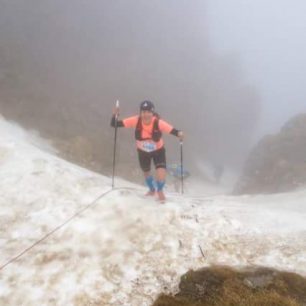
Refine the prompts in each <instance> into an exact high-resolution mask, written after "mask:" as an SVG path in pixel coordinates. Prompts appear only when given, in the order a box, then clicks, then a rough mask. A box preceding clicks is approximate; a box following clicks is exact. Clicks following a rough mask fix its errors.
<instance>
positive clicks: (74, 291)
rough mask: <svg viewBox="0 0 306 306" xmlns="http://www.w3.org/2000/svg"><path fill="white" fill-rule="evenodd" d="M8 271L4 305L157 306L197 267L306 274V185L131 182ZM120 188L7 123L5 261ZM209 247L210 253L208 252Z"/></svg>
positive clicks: (0, 251)
mask: <svg viewBox="0 0 306 306" xmlns="http://www.w3.org/2000/svg"><path fill="white" fill-rule="evenodd" d="M117 185H118V187H128V189H124V188H123V189H119V190H114V191H112V192H110V193H108V194H107V195H106V196H104V197H103V198H101V199H100V200H98V201H97V202H96V203H95V205H92V206H91V207H90V208H89V209H87V210H85V211H84V212H83V213H82V214H81V215H80V216H78V217H76V218H74V219H73V220H72V221H71V222H70V223H68V224H67V225H66V226H64V227H63V228H61V229H60V230H58V231H57V232H55V233H54V234H53V235H51V236H50V237H48V239H46V240H45V241H43V242H42V243H40V244H38V245H37V246H35V247H34V248H33V249H31V250H30V251H29V252H27V253H26V254H25V255H23V256H22V257H21V258H19V259H18V260H17V261H15V262H13V263H11V264H9V265H7V266H6V267H5V268H3V269H2V270H0V305H23V306H26V305H118V306H119V305H135V306H139V305H141V306H142V305H151V304H152V302H153V300H154V299H155V298H156V296H157V294H158V293H160V292H175V291H176V289H177V288H176V287H175V286H174V285H173V284H178V282H179V277H180V275H181V274H183V273H185V272H186V271H187V270H188V269H197V268H200V267H203V266H206V265H211V264H227V265H235V266H241V265H265V266H269V267H275V268H279V269H285V270H290V271H295V272H298V273H301V274H302V275H306V222H305V220H306V191H299V192H296V193H288V194H281V195H273V196H260V195H258V196H243V197H232V196H222V195H219V196H206V197H205V196H197V194H193V193H192V192H190V193H189V194H187V195H185V196H183V197H182V196H180V195H177V194H174V193H172V194H169V197H168V202H167V204H166V205H161V204H159V203H157V202H156V201H155V199H145V198H144V197H143V196H142V194H143V193H144V192H145V189H144V188H143V187H141V186H135V185H132V184H130V183H128V182H125V181H123V180H117ZM108 190H110V179H109V178H106V177H103V176H100V175H97V174H95V173H92V172H90V171H87V170H85V169H82V168H80V167H77V166H75V165H72V164H70V163H68V162H66V161H63V160H61V159H59V158H58V157H56V156H55V154H54V152H52V149H51V148H50V146H48V144H47V143H44V142H43V141H42V140H40V139H39V138H38V137H37V136H33V135H32V136H31V135H29V134H28V133H26V132H24V131H23V130H22V129H21V128H19V127H18V126H15V125H14V124H12V123H8V122H6V121H4V120H1V119H0V265H1V266H2V265H4V264H5V263H6V262H7V261H8V260H9V259H10V258H12V257H14V256H16V255H18V254H19V253H20V252H22V251H23V250H24V249H26V248H27V247H29V246H31V245H32V244H33V243H34V242H35V241H37V240H38V239H40V238H41V237H43V236H44V235H46V234H47V233H48V232H50V231H51V230H53V229H54V228H56V227H57V226H58V225H60V224H61V223H63V222H65V221H66V220H67V219H69V218H70V217H71V216H72V215H73V214H75V213H76V212H78V211H79V210H81V209H82V208H84V207H86V205H88V204H90V203H92V202H93V201H94V200H95V199H96V198H97V197H98V196H99V195H101V194H102V193H103V192H105V191H108ZM200 247H201V249H202V251H203V253H204V256H205V257H203V255H202V253H201V251H200Z"/></svg>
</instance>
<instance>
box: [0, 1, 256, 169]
mask: <svg viewBox="0 0 306 306" xmlns="http://www.w3.org/2000/svg"><path fill="white" fill-rule="evenodd" d="M206 14H207V11H206V5H205V2H203V1H199V0H197V1H194V2H193V5H190V2H189V1H180V2H179V4H178V2H177V1H167V2H165V1H161V0H160V1H154V3H153V2H151V1H139V0H133V1H129V2H127V1H123V0H119V1H113V2H111V1H90V2H84V1H81V0H76V1H74V2H73V3H72V2H71V3H68V2H63V1H58V0H55V1H51V0H50V1H44V2H41V3H39V4H37V2H36V1H32V0H30V1H27V2H22V1H16V2H15V1H14V2H12V1H11V2H10V1H4V2H1V3H0V20H1V22H0V39H1V50H0V88H1V91H0V108H1V110H0V111H1V112H2V113H3V114H4V115H6V116H7V117H9V118H12V119H15V120H17V121H18V122H20V123H22V124H25V125H26V126H28V127H32V128H36V129H38V130H40V131H42V132H44V133H45V134H47V136H50V137H52V138H60V139H61V140H64V141H66V140H67V139H70V138H75V137H85V138H86V139H87V140H88V141H90V143H91V144H92V147H93V150H94V151H95V154H96V156H97V159H99V162H100V163H101V165H103V166H104V168H107V167H109V166H111V158H112V154H111V152H108V150H105V148H106V147H111V144H112V141H113V131H112V130H111V129H110V128H109V117H110V114H111V109H112V105H113V104H114V102H115V100H117V99H119V100H120V101H121V105H122V110H121V114H122V116H128V115H131V114H134V113H137V112H138V105H139V102H140V101H142V100H144V99H150V100H152V101H153V102H155V104H156V108H157V111H158V112H159V113H160V114H161V116H162V117H163V118H165V119H166V120H168V121H170V122H171V123H173V124H174V125H175V126H176V127H177V128H179V129H183V130H184V131H185V132H186V135H187V137H188V138H187V139H188V141H187V140H186V145H185V150H186V154H185V155H186V159H187V161H188V162H189V164H191V163H192V162H193V161H194V160H196V159H197V158H200V159H204V160H211V161H213V162H217V163H222V164H237V163H238V164H239V163H240V162H241V160H243V158H244V156H245V154H246V152H247V150H248V148H249V146H250V143H251V141H252V140H251V139H252V135H253V132H254V129H255V128H256V124H257V121H258V118H259V115H260V104H259V97H258V94H257V92H256V89H254V88H253V87H252V86H250V85H249V84H248V83H247V82H246V81H245V79H244V78H245V75H244V71H243V68H242V64H241V62H240V59H239V57H238V56H236V55H222V56H220V55H217V54H215V52H214V50H213V49H212V47H211V45H210V42H209V25H208V24H207V21H206V18H205V16H206ZM122 135H123V136H121V137H120V145H121V147H120V148H119V154H120V150H121V149H122V151H124V152H128V154H121V162H122V163H128V162H130V161H131V156H132V155H133V154H134V146H133V145H131V143H132V136H131V135H130V134H127V133H125V132H123V133H122ZM175 144H176V143H175V142H172V140H171V141H170V143H169V145H168V147H169V152H173V151H174V150H175V149H174V148H175ZM132 160H133V162H134V159H132Z"/></svg>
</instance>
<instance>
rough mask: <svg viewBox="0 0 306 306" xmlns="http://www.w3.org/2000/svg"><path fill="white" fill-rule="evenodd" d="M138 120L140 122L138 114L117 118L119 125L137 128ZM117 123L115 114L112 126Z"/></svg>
mask: <svg viewBox="0 0 306 306" xmlns="http://www.w3.org/2000/svg"><path fill="white" fill-rule="evenodd" d="M137 122H138V116H133V117H129V118H126V119H123V120H117V127H125V128H136V125H137ZM115 125H116V114H113V116H112V120H111V126H112V127H115Z"/></svg>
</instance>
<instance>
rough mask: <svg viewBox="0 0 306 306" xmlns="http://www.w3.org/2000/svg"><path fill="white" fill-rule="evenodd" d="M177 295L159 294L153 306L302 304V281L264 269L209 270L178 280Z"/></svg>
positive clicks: (305, 298)
mask: <svg viewBox="0 0 306 306" xmlns="http://www.w3.org/2000/svg"><path fill="white" fill-rule="evenodd" d="M179 287H180V292H179V293H178V294H176V295H175V296H166V295H164V294H162V295H160V296H159V298H158V299H157V300H156V302H155V303H154V304H153V306H221V305H222V306H299V305H306V279H305V278H303V277H301V276H300V275H297V274H294V273H288V272H280V271H276V270H272V269H267V268H256V269H254V268H253V269H251V268H247V269H244V270H234V269H231V268H229V267H220V266H215V267H210V268H205V269H201V270H199V271H189V272H188V273H186V274H185V275H183V276H182V277H181V282H180V286H179Z"/></svg>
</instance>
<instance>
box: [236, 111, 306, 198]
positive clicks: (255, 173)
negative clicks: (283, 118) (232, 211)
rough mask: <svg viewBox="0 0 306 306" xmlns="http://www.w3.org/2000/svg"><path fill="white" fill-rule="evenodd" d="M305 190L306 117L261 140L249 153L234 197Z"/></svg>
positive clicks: (302, 116) (303, 116)
mask: <svg viewBox="0 0 306 306" xmlns="http://www.w3.org/2000/svg"><path fill="white" fill-rule="evenodd" d="M304 186H306V114H301V115H298V116H296V117H295V118H293V119H292V120H290V121H289V122H287V123H286V124H285V125H284V127H283V128H282V129H281V131H280V132H279V133H278V134H276V135H269V136H266V137H264V138H263V139H262V140H261V141H260V142H259V143H258V145H257V146H256V147H255V148H254V149H253V151H252V152H251V154H250V156H249V158H248V160H247V162H246V164H245V168H244V171H243V174H242V176H241V177H240V179H239V181H238V183H237V185H236V187H235V189H234V193H235V194H252V193H277V192H287V191H292V190H295V189H297V188H300V187H304Z"/></svg>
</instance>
